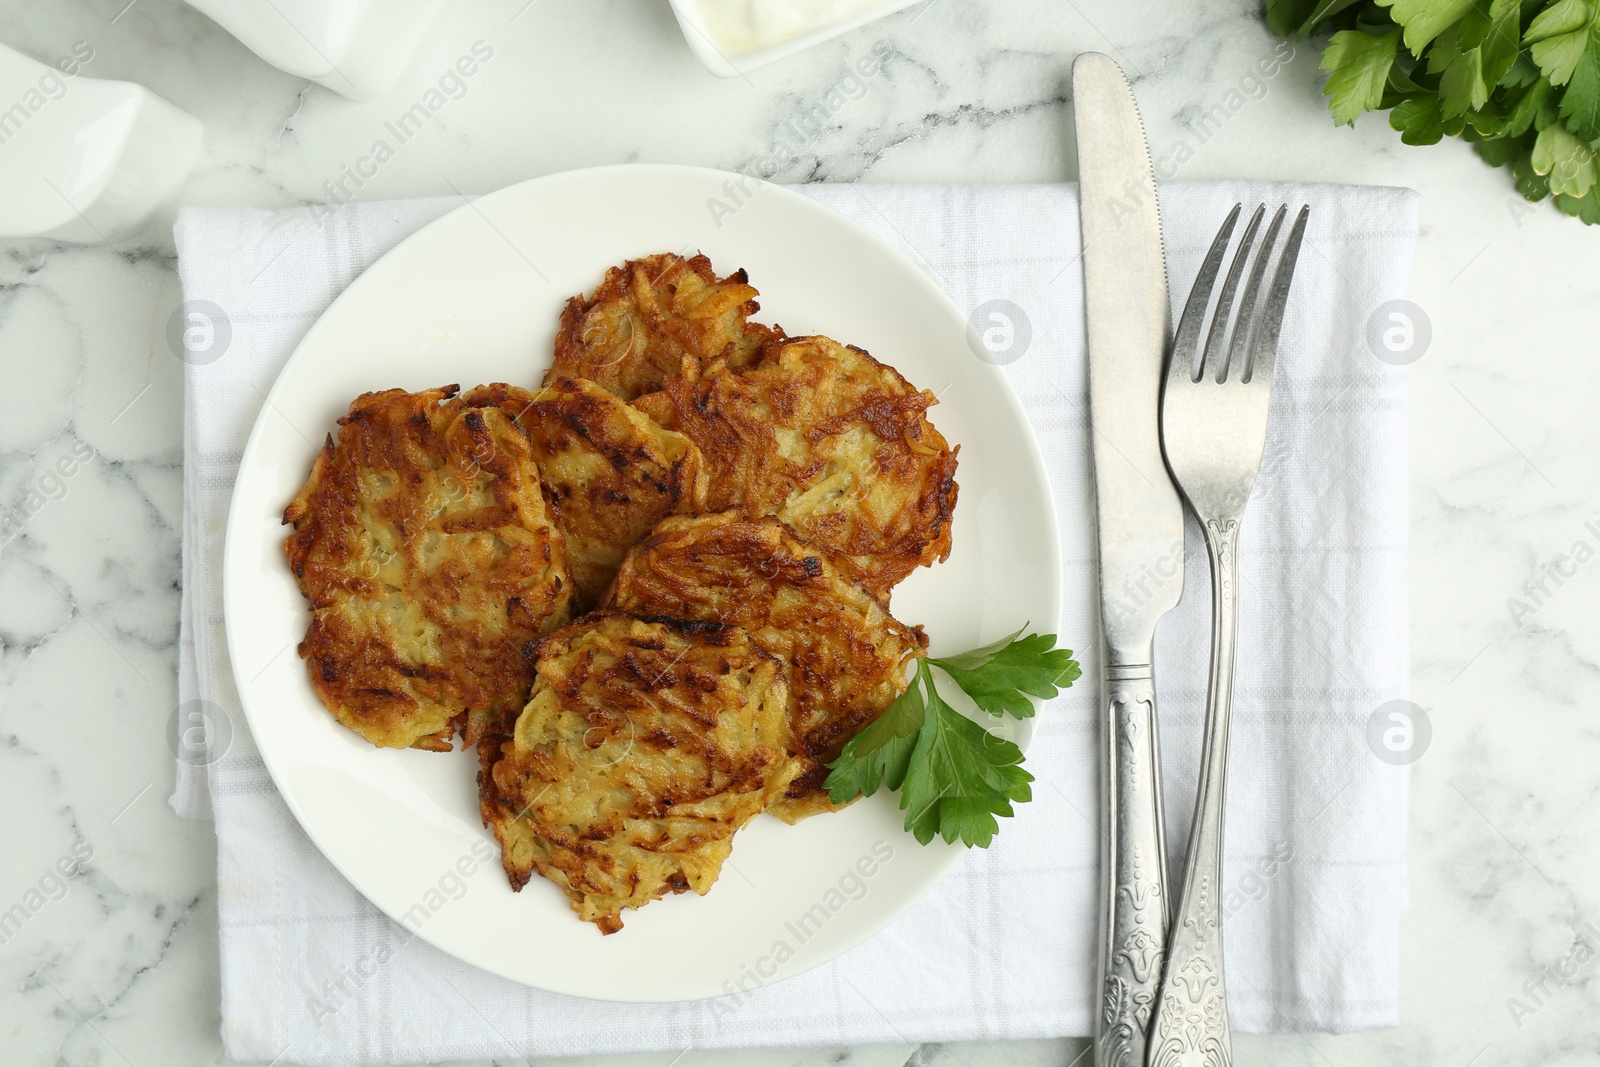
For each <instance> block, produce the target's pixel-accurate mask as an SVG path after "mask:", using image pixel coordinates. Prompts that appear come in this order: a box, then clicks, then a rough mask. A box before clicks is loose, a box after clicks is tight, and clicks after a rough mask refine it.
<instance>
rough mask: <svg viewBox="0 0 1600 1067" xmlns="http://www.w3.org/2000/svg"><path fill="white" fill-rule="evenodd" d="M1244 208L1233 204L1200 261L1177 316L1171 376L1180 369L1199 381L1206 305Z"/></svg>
mask: <svg viewBox="0 0 1600 1067" xmlns="http://www.w3.org/2000/svg"><path fill="white" fill-rule="evenodd" d="M1243 209H1244V205H1243V204H1235V205H1233V210H1232V211H1230V212H1228V217H1227V219H1226V220H1225V221H1224V222H1223V223H1222V229H1220V230H1218V231H1217V236H1216V239H1215V240H1213V241H1212V242H1211V248H1210V249H1209V250H1208V251H1207V252H1206V258H1205V261H1204V262H1203V263H1201V264H1200V273H1199V274H1198V275H1196V276H1195V279H1194V285H1193V287H1192V288H1190V290H1189V299H1188V300H1187V301H1185V302H1184V305H1183V316H1182V317H1181V318H1180V319H1178V332H1177V334H1176V335H1175V336H1174V337H1173V339H1172V362H1171V363H1169V364H1168V365H1167V374H1168V375H1169V376H1172V377H1176V376H1177V374H1178V371H1179V370H1180V368H1181V369H1182V371H1183V376H1184V378H1185V379H1187V380H1188V381H1193V382H1197V381H1199V380H1200V370H1199V368H1198V367H1196V366H1195V363H1194V356H1195V352H1196V350H1197V349H1198V347H1199V344H1200V324H1201V322H1202V321H1203V320H1204V319H1205V317H1206V305H1208V304H1209V303H1211V288H1212V286H1214V285H1216V284H1217V271H1219V270H1221V269H1222V257H1223V255H1224V254H1225V253H1226V252H1227V251H1228V241H1229V240H1231V239H1232V237H1233V227H1234V224H1235V223H1237V222H1238V221H1239V212H1240V211H1242V210H1243Z"/></svg>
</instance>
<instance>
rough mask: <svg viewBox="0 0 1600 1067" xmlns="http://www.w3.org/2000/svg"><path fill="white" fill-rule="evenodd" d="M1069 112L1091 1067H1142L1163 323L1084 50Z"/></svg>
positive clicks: (1155, 962)
mask: <svg viewBox="0 0 1600 1067" xmlns="http://www.w3.org/2000/svg"><path fill="white" fill-rule="evenodd" d="M1072 99H1073V112H1074V122H1075V124H1076V127H1077V139H1078V183H1079V212H1080V217H1081V219H1082V223H1083V286H1084V300H1085V304H1084V306H1085V313H1086V317H1087V321H1088V341H1089V422H1090V426H1091V427H1092V429H1091V434H1090V439H1091V447H1092V449H1093V455H1094V485H1095V509H1096V527H1097V533H1098V535H1099V560H1100V619H1101V633H1102V636H1103V638H1104V646H1103V655H1102V657H1101V662H1102V663H1104V664H1105V671H1104V674H1103V676H1102V682H1103V688H1102V689H1101V692H1102V694H1103V699H1102V701H1101V708H1102V715H1103V719H1102V723H1101V749H1102V768H1103V773H1102V777H1101V805H1100V806H1101V824H1102V831H1103V832H1102V848H1101V860H1102V862H1101V868H1100V869H1101V923H1102V925H1101V938H1100V974H1101V979H1102V986H1101V1002H1100V1006H1099V1010H1098V1011H1097V1012H1096V1013H1095V1036H1094V1041H1095V1063H1096V1064H1099V1065H1100V1067H1123V1065H1129V1067H1132V1065H1139V1067H1142V1065H1143V1064H1144V1060H1145V1041H1146V1035H1147V1032H1148V1028H1149V1024H1150V1011H1151V1007H1152V1005H1153V1003H1154V1001H1155V995H1156V989H1157V985H1158V984H1159V982H1160V980H1161V964H1162V960H1163V958H1164V956H1165V952H1166V944H1167V911H1168V905H1167V854H1166V835H1165V832H1164V831H1163V828H1162V823H1161V774H1160V770H1161V759H1160V750H1159V748H1158V746H1157V741H1156V720H1155V710H1156V693H1155V675H1154V671H1153V666H1152V661H1153V659H1154V656H1153V654H1152V653H1153V647H1154V641H1155V628H1156V621H1157V620H1158V619H1160V618H1161V616H1163V615H1165V614H1166V613H1167V612H1168V611H1170V610H1172V608H1173V607H1174V606H1175V605H1176V604H1177V603H1178V598H1179V596H1180V595H1181V594H1182V593H1183V505H1182V504H1180V503H1179V501H1178V492H1177V490H1176V489H1174V488H1173V485H1172V480H1171V478H1170V477H1169V476H1168V474H1167V468H1166V464H1165V462H1164V461H1163V460H1162V457H1161V441H1160V430H1159V426H1160V415H1159V412H1160V400H1161V382H1162V378H1163V372H1164V359H1165V356H1166V348H1167V334H1168V324H1169V321H1170V316H1171V313H1170V309H1169V307H1168V303H1167V266H1166V255H1165V253H1164V252H1163V251H1162V245H1161V214H1160V210H1159V208H1158V206H1157V203H1156V189H1155V174H1154V171H1153V168H1152V167H1151V165H1150V148H1149V145H1148V144H1147V142H1146V140H1145V133H1144V124H1143V123H1142V122H1140V120H1139V108H1138V105H1137V104H1135V103H1134V99H1133V90H1132V88H1131V87H1130V86H1129V85H1128V79H1127V78H1126V77H1125V76H1124V75H1123V73H1122V71H1121V69H1120V68H1119V67H1118V66H1117V65H1116V63H1114V62H1112V60H1111V59H1110V57H1108V56H1103V55H1100V54H1099V53H1096V52H1089V53H1085V54H1084V55H1081V56H1079V57H1078V59H1077V61H1076V62H1074V63H1073V65H1072Z"/></svg>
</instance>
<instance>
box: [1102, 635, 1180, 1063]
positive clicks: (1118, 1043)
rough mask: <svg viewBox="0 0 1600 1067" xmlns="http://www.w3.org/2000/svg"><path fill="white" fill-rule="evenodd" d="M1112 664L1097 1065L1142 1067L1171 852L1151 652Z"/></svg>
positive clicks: (1106, 726)
mask: <svg viewBox="0 0 1600 1067" xmlns="http://www.w3.org/2000/svg"><path fill="white" fill-rule="evenodd" d="M1143 652H1144V655H1143V656H1142V657H1130V658H1134V659H1140V660H1141V662H1136V663H1122V662H1116V661H1115V660H1114V659H1113V657H1111V656H1108V657H1107V666H1106V684H1105V688H1104V690H1103V691H1104V693H1105V694H1106V698H1105V704H1104V718H1103V719H1102V721H1101V744H1102V750H1103V751H1102V755H1103V757H1104V758H1103V760H1102V763H1101V766H1103V767H1104V768H1105V770H1106V773H1105V779H1104V782H1103V784H1102V797H1101V800H1102V803H1101V805H1100V810H1101V819H1102V829H1103V833H1102V844H1101V849H1102V857H1103V862H1102V863H1101V872H1102V879H1103V881H1102V892H1101V933H1102V937H1101V942H1100V974H1101V1002H1100V1010H1099V1011H1098V1012H1096V1013H1095V1063H1096V1064H1097V1065H1098V1067H1143V1064H1144V1060H1145V1045H1146V1041H1147V1039H1148V1036H1149V1026H1150V1012H1151V1009H1152V1007H1153V1006H1154V1003H1155V999H1156V992H1157V987H1158V986H1159V984H1160V981H1161V969H1162V963H1163V960H1164V958H1165V956H1166V947H1167V849H1166V833H1165V830H1164V829H1163V826H1162V820H1161V758H1160V748H1159V745H1158V743H1157V739H1156V718H1155V711H1156V689H1155V675H1154V673H1153V671H1152V668H1151V659H1152V656H1151V649H1149V648H1146V649H1144V650H1143Z"/></svg>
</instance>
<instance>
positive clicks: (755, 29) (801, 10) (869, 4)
mask: <svg viewBox="0 0 1600 1067" xmlns="http://www.w3.org/2000/svg"><path fill="white" fill-rule="evenodd" d="M696 2H697V4H698V6H699V8H700V17H701V19H702V20H703V21H704V22H705V26H706V32H708V33H709V34H710V35H711V37H712V38H713V39H714V40H715V41H716V43H717V47H718V48H721V49H722V50H723V51H726V52H749V51H753V50H754V49H757V48H766V47H768V46H769V45H775V44H781V43H782V42H784V41H787V40H790V39H791V38H794V37H799V36H800V35H801V34H805V33H810V32H811V31H813V30H820V29H824V28H826V27H828V26H834V25H837V24H838V23H840V22H843V21H845V20H846V19H849V18H854V17H855V16H857V15H861V14H865V13H866V12H868V11H871V10H873V9H874V8H880V7H882V6H883V3H884V0H696Z"/></svg>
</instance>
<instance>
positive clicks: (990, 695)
mask: <svg viewBox="0 0 1600 1067" xmlns="http://www.w3.org/2000/svg"><path fill="white" fill-rule="evenodd" d="M1021 632H1022V631H1021V630H1018V631H1017V633H1016V634H1012V635H1011V636H1010V637H1008V638H1006V639H1005V641H1006V643H1005V644H1004V645H1003V646H1002V647H999V648H998V649H997V648H996V646H994V645H990V646H988V647H987V648H982V649H978V650H976V651H973V652H966V653H963V654H962V655H959V656H950V657H948V658H946V659H936V660H934V661H933V665H934V666H936V667H938V668H940V669H941V670H943V671H944V672H945V673H946V674H948V675H949V676H950V680H951V681H953V682H955V683H956V685H959V686H960V687H961V688H962V690H963V691H964V692H965V693H966V694H967V696H969V697H971V698H972V702H973V703H974V704H976V705H978V707H980V708H982V709H983V710H984V711H987V712H988V713H989V714H991V715H1002V714H1004V715H1011V716H1013V717H1015V718H1018V719H1028V718H1032V717H1033V701H1031V700H1029V699H1028V696H1030V695H1031V696H1036V697H1039V698H1040V699H1041V700H1049V699H1050V698H1051V697H1053V696H1055V695H1056V693H1057V691H1059V690H1061V689H1063V688H1065V687H1066V686H1069V685H1071V684H1072V683H1073V682H1074V681H1076V680H1077V679H1078V678H1079V677H1080V676H1081V675H1082V674H1083V671H1082V670H1081V669H1080V668H1079V667H1078V664H1077V661H1076V660H1074V659H1073V658H1072V650H1071V649H1068V648H1057V647H1055V645H1056V636H1055V634H1031V635H1029V636H1027V637H1023V638H1020V639H1018V637H1017V634H1020V633H1021Z"/></svg>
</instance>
